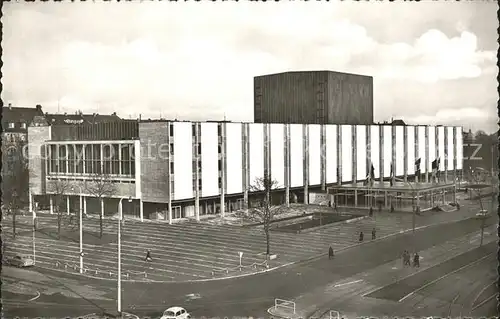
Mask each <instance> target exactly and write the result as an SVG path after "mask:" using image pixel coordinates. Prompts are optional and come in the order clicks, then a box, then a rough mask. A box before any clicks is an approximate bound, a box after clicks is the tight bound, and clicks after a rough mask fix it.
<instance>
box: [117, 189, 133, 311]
mask: <svg viewBox="0 0 500 319" xmlns="http://www.w3.org/2000/svg"><path fill="white" fill-rule="evenodd" d="M123 199H124V197H122V198H120V201H119V202H118V209H119V211H118V300H117V302H118V314H121V313H122V256H121V255H122V245H121V237H122V236H121V228H122V227H121V224H122V217H123V204H122V200H123ZM128 202H129V203H130V202H132V197H129V198H128Z"/></svg>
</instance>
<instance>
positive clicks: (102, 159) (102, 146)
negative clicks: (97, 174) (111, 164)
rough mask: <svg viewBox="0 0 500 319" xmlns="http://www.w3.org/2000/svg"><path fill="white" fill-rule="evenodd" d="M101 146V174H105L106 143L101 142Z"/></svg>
mask: <svg viewBox="0 0 500 319" xmlns="http://www.w3.org/2000/svg"><path fill="white" fill-rule="evenodd" d="M99 146H100V148H101V156H100V165H101V174H104V170H103V167H104V145H103V144H99Z"/></svg>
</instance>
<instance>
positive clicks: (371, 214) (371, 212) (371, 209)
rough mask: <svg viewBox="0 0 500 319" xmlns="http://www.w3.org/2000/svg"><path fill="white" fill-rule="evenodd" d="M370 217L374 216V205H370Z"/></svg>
mask: <svg viewBox="0 0 500 319" xmlns="http://www.w3.org/2000/svg"><path fill="white" fill-rule="evenodd" d="M368 215H369V216H370V217H373V207H371V206H370V212H369V213H368Z"/></svg>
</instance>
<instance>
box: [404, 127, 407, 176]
mask: <svg viewBox="0 0 500 319" xmlns="http://www.w3.org/2000/svg"><path fill="white" fill-rule="evenodd" d="M403 179H404V181H405V183H406V182H408V126H407V125H405V126H403Z"/></svg>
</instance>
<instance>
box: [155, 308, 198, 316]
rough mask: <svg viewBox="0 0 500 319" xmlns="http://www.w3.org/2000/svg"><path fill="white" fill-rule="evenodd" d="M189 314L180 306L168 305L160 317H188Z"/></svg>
mask: <svg viewBox="0 0 500 319" xmlns="http://www.w3.org/2000/svg"><path fill="white" fill-rule="evenodd" d="M190 318H191V315H190V314H189V313H188V312H187V311H186V310H185V309H184V308H181V307H170V308H168V309H167V310H165V311H164V312H163V316H161V319H190Z"/></svg>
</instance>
